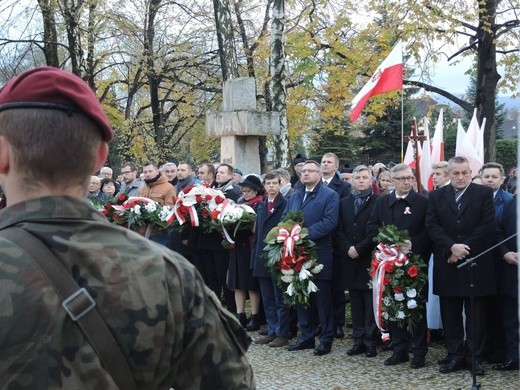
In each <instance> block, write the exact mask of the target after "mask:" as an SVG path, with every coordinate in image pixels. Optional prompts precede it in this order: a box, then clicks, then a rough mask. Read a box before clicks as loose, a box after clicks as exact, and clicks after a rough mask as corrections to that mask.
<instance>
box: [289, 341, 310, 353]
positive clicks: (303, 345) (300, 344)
mask: <svg viewBox="0 0 520 390" xmlns="http://www.w3.org/2000/svg"><path fill="white" fill-rule="evenodd" d="M314 346H315V344H314V339H309V340H302V339H298V340H296V342H295V343H294V344H291V345H289V346H288V347H287V350H288V351H301V350H304V349H313V348H314Z"/></svg>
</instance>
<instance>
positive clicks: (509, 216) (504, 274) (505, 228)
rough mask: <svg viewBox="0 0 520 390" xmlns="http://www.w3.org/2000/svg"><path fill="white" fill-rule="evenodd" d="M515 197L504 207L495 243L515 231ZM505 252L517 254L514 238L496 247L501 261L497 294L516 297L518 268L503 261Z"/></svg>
mask: <svg viewBox="0 0 520 390" xmlns="http://www.w3.org/2000/svg"><path fill="white" fill-rule="evenodd" d="M516 218H517V217H516V196H515V197H513V199H511V200H510V201H508V202H507V203H506V205H505V207H504V210H503V213H502V218H501V219H500V223H499V228H498V231H497V242H500V241H503V240H505V239H506V238H508V237H511V236H512V235H513V234H515V233H516V232H517V230H516ZM507 252H518V247H517V241H516V236H515V237H513V238H511V239H510V240H508V241H506V242H505V243H504V244H502V245H500V246H499V247H498V253H499V258H500V259H502V268H501V278H500V286H499V292H500V293H501V294H504V295H508V296H510V297H518V266H517V265H513V264H509V263H507V262H506V261H505V260H503V257H504V255H505V254H506V253H507Z"/></svg>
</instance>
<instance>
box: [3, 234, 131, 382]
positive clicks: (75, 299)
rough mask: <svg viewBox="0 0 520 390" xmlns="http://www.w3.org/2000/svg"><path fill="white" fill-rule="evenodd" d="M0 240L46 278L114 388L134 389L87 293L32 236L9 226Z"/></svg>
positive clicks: (122, 358)
mask: <svg viewBox="0 0 520 390" xmlns="http://www.w3.org/2000/svg"><path fill="white" fill-rule="evenodd" d="M0 236H1V237H4V238H6V239H8V240H9V241H11V242H12V243H14V244H16V245H17V246H18V247H20V249H21V250H23V251H24V252H25V253H26V254H27V255H28V256H29V257H30V258H31V260H32V262H33V263H34V265H35V266H36V267H37V268H38V269H40V271H41V272H42V274H43V275H45V277H46V278H47V280H48V281H49V282H50V284H51V285H52V286H53V287H54V289H55V290H56V293H57V294H58V296H59V297H60V298H61V300H62V304H61V305H62V307H63V309H64V310H65V311H66V312H67V314H68V315H69V317H70V318H71V319H72V320H73V321H74V322H76V323H77V324H78V325H79V326H80V328H81V329H82V331H83V333H84V334H85V336H86V338H87V339H88V340H89V341H90V344H91V345H92V347H93V348H94V351H96V353H97V355H98V357H99V359H100V360H101V362H102V364H103V365H104V367H105V369H106V370H107V372H108V373H109V374H110V376H111V377H112V379H113V380H114V382H115V383H116V385H117V386H118V387H119V388H120V389H131V390H133V389H137V386H136V383H135V380H134V377H133V374H132V371H131V370H130V367H129V366H128V363H127V361H126V359H125V357H124V355H123V352H122V351H121V348H120V347H119V345H118V344H117V342H116V340H115V339H114V336H113V335H112V333H111V332H110V329H109V328H108V326H107V324H106V323H105V321H104V320H103V318H102V317H101V315H100V314H99V311H98V310H97V309H96V302H95V301H94V299H93V298H92V297H91V296H90V294H89V293H88V291H87V290H86V289H85V288H84V287H81V288H80V286H79V285H78V284H77V283H76V281H75V280H74V279H73V278H72V275H71V274H70V273H69V272H68V271H67V270H66V269H65V267H63V266H62V265H61V263H60V262H59V261H58V259H57V258H56V256H55V255H54V254H53V253H52V252H51V251H50V249H49V248H48V247H47V246H46V245H45V244H44V243H42V242H41V241H40V240H39V239H37V238H36V237H35V236H34V235H32V234H31V233H29V232H27V231H26V230H24V229H22V228H20V227H17V226H10V227H8V228H6V229H2V230H0Z"/></svg>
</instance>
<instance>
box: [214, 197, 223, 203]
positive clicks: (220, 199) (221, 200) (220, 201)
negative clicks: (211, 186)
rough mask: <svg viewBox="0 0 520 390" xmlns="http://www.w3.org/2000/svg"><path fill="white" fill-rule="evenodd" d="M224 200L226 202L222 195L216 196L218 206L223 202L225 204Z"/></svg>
mask: <svg viewBox="0 0 520 390" xmlns="http://www.w3.org/2000/svg"><path fill="white" fill-rule="evenodd" d="M224 200H225V198H223V197H222V196H220V195H217V196H215V203H216V204H221V203H222V202H224Z"/></svg>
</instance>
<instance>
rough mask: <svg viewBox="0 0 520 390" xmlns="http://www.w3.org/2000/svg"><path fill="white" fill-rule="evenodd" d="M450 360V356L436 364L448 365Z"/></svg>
mask: <svg viewBox="0 0 520 390" xmlns="http://www.w3.org/2000/svg"><path fill="white" fill-rule="evenodd" d="M450 360H451V356H450V355H446V356H444V357H443V358H442V359H439V360H437V363H438V364H440V365H442V366H443V365H445V364H448V363H449V362H450Z"/></svg>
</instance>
